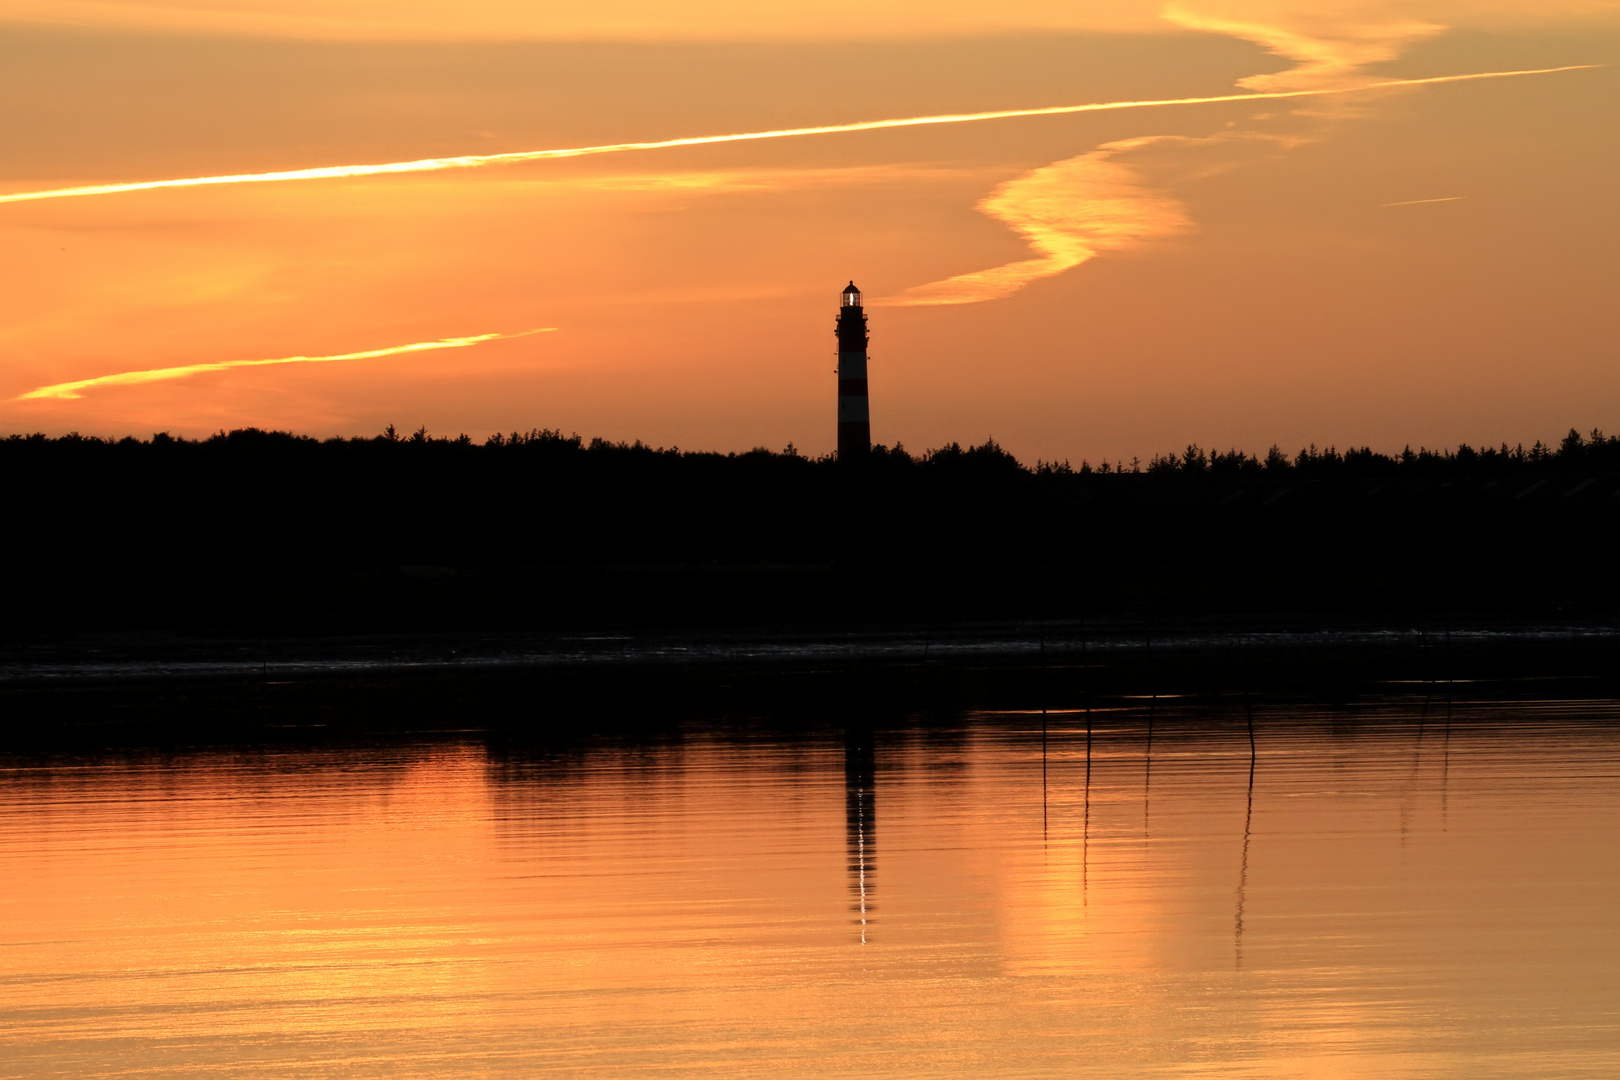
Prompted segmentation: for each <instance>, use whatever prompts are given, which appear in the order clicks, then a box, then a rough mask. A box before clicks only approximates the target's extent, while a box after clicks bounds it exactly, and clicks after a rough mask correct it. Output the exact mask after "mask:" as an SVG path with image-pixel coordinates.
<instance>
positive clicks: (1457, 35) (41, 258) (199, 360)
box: [0, 0, 1620, 460]
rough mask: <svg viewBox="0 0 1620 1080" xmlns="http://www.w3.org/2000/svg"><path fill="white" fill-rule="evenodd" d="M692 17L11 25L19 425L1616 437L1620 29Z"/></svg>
mask: <svg viewBox="0 0 1620 1080" xmlns="http://www.w3.org/2000/svg"><path fill="white" fill-rule="evenodd" d="M673 10H674V9H673V8H670V7H667V6H664V5H660V4H656V3H652V2H651V0H645V2H644V0H623V2H620V3H616V4H609V5H607V6H605V7H599V8H596V9H593V11H594V14H592V13H591V12H584V11H570V12H567V13H561V12H552V13H549V14H548V13H547V12H544V11H536V10H534V9H532V8H531V7H526V6H525V7H521V8H520V6H519V5H515V4H510V3H507V2H505V0H473V2H471V3H469V4H464V5H460V6H458V7H457V8H456V9H454V10H452V9H451V8H450V7H449V6H448V5H441V4H440V3H439V2H438V0H422V2H421V3H418V4H415V5H411V6H394V7H392V8H391V9H390V10H389V11H388V12H382V11H379V9H377V8H375V7H374V6H372V5H366V4H361V3H359V2H358V0H354V2H352V3H351V2H349V0H336V2H334V3H330V4H320V5H315V4H313V3H304V2H302V0H267V2H264V3H251V4H250V3H247V2H246V0H243V2H237V0H197V3H195V4H192V5H189V6H188V7H186V8H184V9H180V8H157V7H152V6H147V5H143V4H135V3H122V2H118V3H98V4H84V3H78V2H66V0H63V2H58V0H26V2H18V0H0V306H3V309H4V310H5V312H6V318H5V319H4V320H3V321H0V398H3V399H4V400H5V403H4V404H0V428H3V429H4V430H6V431H31V430H46V431H57V432H60V431H67V430H79V431H83V432H98V433H105V434H125V433H134V434H141V435H144V434H150V433H151V432H152V431H157V430H168V431H172V432H176V433H181V432H185V433H202V432H207V431H213V430H217V429H218V428H220V427H235V426H243V425H249V424H253V425H259V426H271V427H280V428H291V429H294V430H299V431H308V432H311V433H314V434H328V433H344V434H352V433H362V432H369V431H374V430H380V429H381V428H382V427H383V426H386V425H387V424H389V423H394V424H396V425H398V426H403V427H406V428H416V427H420V426H423V425H426V426H427V427H428V428H429V430H430V431H434V432H439V433H446V434H454V433H456V432H459V431H468V432H469V433H472V434H475V435H480V436H481V435H483V434H487V433H488V432H489V431H492V430H511V429H527V428H530V427H552V428H562V429H565V430H578V431H580V432H581V433H584V434H587V435H596V434H601V435H605V436H608V437H612V438H625V439H634V438H643V439H646V440H647V441H650V442H654V443H662V444H665V445H669V444H679V445H681V446H683V447H689V448H696V447H704V448H715V449H744V448H747V447H749V446H753V445H759V444H763V445H770V446H781V445H783V444H785V443H787V442H789V441H792V442H794V443H795V444H796V445H798V446H800V447H802V448H805V449H807V450H811V451H814V452H819V451H820V450H823V449H825V448H826V447H827V446H828V445H830V443H831V439H832V428H831V424H830V422H829V420H828V416H830V408H831V401H832V394H833V389H832V382H831V370H830V369H831V362H830V361H831V356H830V354H831V334H830V330H829V326H830V318H831V312H832V310H833V308H834V306H835V304H836V295H837V291H838V288H839V287H840V286H841V285H842V284H843V282H844V281H846V280H848V279H850V278H854V279H855V280H856V281H857V282H858V283H859V284H861V285H862V287H863V289H865V290H866V293H867V295H868V297H869V298H870V301H869V302H870V303H872V305H873V316H872V317H873V368H872V388H873V394H874V404H873V411H874V436H875V437H876V438H878V439H879V440H881V441H885V442H893V441H896V440H900V441H904V442H905V443H907V445H909V446H913V447H919V446H928V445H937V444H939V443H941V442H945V441H949V440H952V439H958V440H964V441H967V440H971V441H978V440H981V439H982V438H984V437H985V436H987V435H994V436H995V437H997V438H998V439H999V440H1000V441H1002V442H1003V443H1004V444H1006V445H1008V446H1009V447H1010V448H1011V449H1013V450H1014V451H1015V452H1017V453H1019V454H1020V455H1021V456H1024V457H1026V458H1035V457H1046V458H1052V457H1059V458H1061V457H1071V458H1076V459H1078V458H1081V457H1088V458H1091V459H1092V460H1096V459H1099V458H1102V457H1114V458H1117V457H1122V456H1123V457H1125V458H1127V459H1128V458H1129V457H1130V456H1132V455H1140V456H1143V457H1146V456H1147V455H1148V454H1150V453H1152V452H1155V451H1161V450H1164V449H1168V448H1169V447H1172V446H1176V445H1180V444H1182V443H1185V442H1187V441H1197V442H1200V443H1203V444H1206V445H1207V444H1209V443H1219V444H1221V445H1241V446H1245V447H1248V448H1250V449H1254V448H1264V447H1265V446H1267V445H1270V444H1271V443H1273V442H1276V443H1280V444H1282V445H1284V446H1293V444H1295V443H1298V444H1300V445H1303V444H1304V443H1306V442H1317V443H1321V444H1325V443H1335V442H1336V443H1339V444H1341V445H1342V444H1345V443H1357V444H1360V443H1370V444H1373V445H1375V446H1380V447H1385V448H1389V447H1393V448H1397V449H1398V448H1399V446H1400V445H1402V444H1404V443H1406V442H1412V443H1414V444H1422V443H1427V444H1430V445H1434V444H1442V443H1447V442H1455V441H1457V440H1459V439H1466V440H1468V441H1473V442H1479V441H1487V440H1488V441H1499V440H1502V439H1506V440H1509V441H1516V440H1519V439H1526V440H1531V439H1534V438H1548V437H1556V436H1557V435H1559V434H1560V433H1561V432H1562V431H1563V430H1564V429H1565V428H1567V427H1568V426H1570V425H1572V424H1574V425H1578V426H1582V427H1591V426H1608V427H1610V428H1612V427H1614V426H1615V423H1616V421H1615V420H1614V419H1613V416H1614V414H1615V412H1616V409H1617V407H1620V369H1617V365H1616V363H1615V361H1616V359H1617V358H1616V357H1615V355H1614V345H1613V342H1614V341H1615V340H1616V331H1617V330H1620V326H1617V318H1616V316H1615V315H1613V314H1612V313H1611V312H1610V308H1612V306H1613V305H1612V303H1610V302H1609V299H1610V298H1611V297H1612V295H1613V293H1614V290H1615V286H1616V285H1617V284H1620V280H1617V271H1616V266H1615V261H1614V260H1613V258H1612V254H1611V252H1612V251H1613V250H1615V242H1616V241H1617V240H1620V212H1617V211H1616V209H1615V208H1614V206H1613V205H1612V202H1613V200H1612V198H1611V197H1610V196H1609V194H1608V193H1609V192H1611V191H1612V190H1613V189H1614V186H1615V184H1616V182H1617V181H1620V175H1617V172H1620V169H1617V151H1616V149H1615V148H1614V140H1613V139H1612V131H1613V130H1614V128H1615V124H1616V122H1617V121H1620V115H1617V113H1620V94H1617V93H1616V92H1615V91H1616V89H1617V87H1616V82H1617V78H1616V73H1615V67H1614V66H1613V65H1614V64H1615V62H1616V61H1617V60H1620V8H1617V5H1616V4H1614V3H1607V2H1595V3H1587V2H1570V3H1560V2H1555V3H1552V4H1537V5H1530V4H1528V3H1510V2H1489V3H1479V4H1462V3H1442V2H1438V0H1436V2H1424V0H1412V2H1407V3H1393V2H1388V3H1386V2H1379V0H1324V2H1320V3H1309V4H1307V3H1303V2H1300V3H1289V2H1285V0H1210V2H1201V3H1195V4H1177V5H1173V6H1171V7H1168V8H1166V7H1162V6H1160V5H1157V4H1153V5H1141V4H1126V3H1089V4H1088V3H1080V4H1075V5H1059V4H1046V3H1027V4H1013V5H1010V6H1003V7H1000V8H997V9H995V10H994V11H990V12H986V11H985V10H984V9H983V8H980V7H975V6H972V5H952V4H936V5H933V6H931V7H928V8H926V9H925V8H923V7H921V6H919V5H915V4H909V3H878V4H875V5H862V6H861V10H860V13H859V18H858V19H857V17H856V15H857V13H856V12H855V11H854V9H853V8H851V9H850V11H848V12H845V11H844V9H842V8H838V7H836V5H834V7H832V8H827V7H825V6H823V7H820V8H817V9H815V11H814V12H812V11H811V10H810V9H808V8H806V9H793V10H792V11H788V10H783V9H761V8H759V7H758V6H746V7H745V6H742V5H736V4H730V3H723V2H719V0H715V2H712V3H698V4H696V5H695V6H690V5H688V6H683V8H682V9H681V12H682V15H681V18H680V19H674V18H673V15H672V14H671V13H672V12H673ZM548 20H549V21H548ZM581 20H583V22H582V21H581ZM592 20H594V21H592ZM677 24H678V25H677ZM1592 65H1597V66H1592ZM1576 68H1581V69H1582V70H1573V69H1576ZM1523 72H1557V74H1536V75H1534V76H1529V75H1519V74H1517V73H1523ZM1504 76H1515V77H1504ZM1053 102H1059V103H1062V102H1069V103H1073V104H1058V105H1054V104H1053ZM694 132H696V133H699V134H688V133H694ZM704 132H707V133H709V134H701V133H704ZM535 147H539V148H541V149H534V148H535ZM646 151H656V153H649V152H646ZM333 161H337V162H344V161H348V162H359V163H361V164H357V165H324V164H321V163H322V162H333ZM486 166H501V167H499V168H489V167H486ZM170 178H174V179H170ZM317 181H318V182H317ZM539 324H545V325H548V326H551V325H555V326H557V327H560V328H562V329H564V330H566V331H567V332H566V333H565V334H560V335H556V336H555V337H554V338H551V339H549V340H547V342H546V343H545V344H544V345H543V346H541V345H539V343H538V342H537V341H536V340H535V339H533V338H519V337H516V336H511V335H503V336H500V337H491V338H489V340H488V341H487V343H483V344H480V347H479V348H478V349H476V350H468V349H465V348H448V347H445V346H442V345H440V346H434V347H432V348H418V347H417V346H420V345H425V344H428V343H435V342H443V341H446V340H451V339H452V336H453V335H456V334H465V333H466V329H465V328H468V327H473V328H483V327H501V326H513V325H518V326H523V325H527V326H535V325H539ZM401 341H404V342H414V343H417V345H414V346H407V347H398V346H396V345H392V344H390V343H397V342H401ZM362 355H363V356H369V357H371V359H372V360H373V361H374V362H368V363H365V364H352V365H351V364H310V363H300V362H286V361H289V360H292V361H299V360H309V359H320V358H324V357H342V356H362ZM253 356H261V357H276V358H279V359H276V360H269V361H261V360H249V361H244V360H241V359H239V358H242V357H253ZM166 372H184V373H185V374H184V376H183V377H182V376H175V375H167V374H161V373H166ZM154 373H158V374H154ZM64 387H81V388H95V390H96V391H97V392H95V393H92V394H84V395H80V394H78V393H77V392H76V391H74V390H65V391H64V392H62V393H46V392H45V391H47V390H51V389H53V388H54V389H62V388H64Z"/></svg>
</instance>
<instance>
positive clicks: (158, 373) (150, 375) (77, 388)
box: [11, 326, 557, 401]
mask: <svg viewBox="0 0 1620 1080" xmlns="http://www.w3.org/2000/svg"><path fill="white" fill-rule="evenodd" d="M555 329H557V328H556V327H555V326H546V327H541V328H539V329H536V330H524V331H522V332H520V333H516V334H474V335H473V336H471V337H451V338H440V339H439V340H438V341H416V342H412V343H411V344H409V345H393V346H390V347H388V348H386V349H366V350H364V351H362V352H351V353H337V354H335V355H332V356H281V357H277V358H276V359H274V360H220V361H217V362H215V363H212V364H187V365H185V366H184V367H167V368H153V369H151V370H150V371H122V372H119V373H118V374H117V375H101V376H98V377H96V378H94V379H79V380H78V381H76V382H65V383H56V384H55V385H53V386H41V387H40V388H39V389H37V390H30V391H28V393H26V394H19V395H18V396H17V397H14V398H12V399H11V400H13V401H29V400H38V399H41V398H55V399H56V400H58V401H74V400H76V399H78V398H79V397H80V396H81V393H80V392H81V391H84V390H89V389H90V388H92V387H96V386H131V385H134V384H136V383H149V382H160V381H162V380H164V379H184V378H187V377H188V376H191V375H201V374H202V373H204V372H206V371H224V370H226V369H227V368H239V367H265V366H268V365H270V364H329V363H331V362H332V361H334V360H371V359H374V358H376V357H379V356H397V355H399V354H400V353H413V352H430V351H432V350H434V349H465V348H467V347H468V346H469V345H481V344H483V343H484V342H486V341H500V340H502V339H504V338H520V337H528V336H529V335H530V334H545V333H549V332H550V331H552V330H555Z"/></svg>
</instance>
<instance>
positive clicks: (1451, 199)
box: [1378, 195, 1468, 206]
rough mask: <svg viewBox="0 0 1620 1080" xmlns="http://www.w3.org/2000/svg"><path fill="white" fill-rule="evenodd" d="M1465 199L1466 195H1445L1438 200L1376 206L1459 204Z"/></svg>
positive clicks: (1410, 200) (1389, 203)
mask: <svg viewBox="0 0 1620 1080" xmlns="http://www.w3.org/2000/svg"><path fill="white" fill-rule="evenodd" d="M1466 198H1468V196H1466V195H1446V196H1444V197H1443V198H1439V199H1407V200H1405V201H1403V202H1387V203H1379V204H1378V205H1379V206H1423V205H1426V204H1428V203H1437V202H1460V201H1462V200H1463V199H1466Z"/></svg>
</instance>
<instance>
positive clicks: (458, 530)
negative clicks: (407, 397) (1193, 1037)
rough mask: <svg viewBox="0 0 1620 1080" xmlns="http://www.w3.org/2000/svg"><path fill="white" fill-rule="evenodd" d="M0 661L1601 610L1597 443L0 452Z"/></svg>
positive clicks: (451, 442) (1618, 496) (231, 440)
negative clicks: (1075, 462)
mask: <svg viewBox="0 0 1620 1080" xmlns="http://www.w3.org/2000/svg"><path fill="white" fill-rule="evenodd" d="M0 478H3V483H4V486H5V493H6V494H5V505H6V510H7V523H6V526H5V528H4V531H3V536H4V539H3V541H0V542H3V545H4V558H5V565H6V567H7V568H8V571H9V572H8V574H7V575H6V584H5V586H4V593H5V595H4V601H5V603H4V606H5V611H6V617H5V619H4V623H3V625H4V631H3V632H4V635H5V637H6V639H7V640H10V641H13V642H18V641H39V640H53V639H61V638H62V637H63V636H64V635H76V634H82V633H84V632H89V631H95V632H128V631H144V632H167V633H176V634H181V635H187V636H191V637H195V636H202V637H216V638H217V637H232V636H236V637H241V636H248V637H262V636H267V635H269V636H310V635H315V636H322V635H354V634H361V635H364V634H379V633H417V634H447V633H473V632H480V633H482V632H489V633H556V632H563V631H587V630H589V631H614V632H618V631H634V632H645V631H658V632H664V631H671V630H678V629H681V628H687V629H699V630H701V629H703V628H711V629H712V628H716V627H731V628H738V627H762V626H775V627H781V626H798V627H818V626H819V627H842V628H859V627H866V626H882V625H897V624H904V625H928V624H939V623H952V624H954V623H961V622H964V621H972V620H1008V619H1053V620H1061V619H1087V618H1114V619H1120V618H1124V619H1137V620H1141V621H1144V622H1146V623H1154V622H1174V621H1176V620H1185V619H1189V618H1191V619H1216V620H1223V619H1224V620H1227V621H1228V622H1234V621H1237V622H1241V621H1243V620H1253V619H1260V618H1265V617H1272V616H1286V617H1288V618H1292V619H1298V618H1316V619H1320V620H1325V621H1327V622H1334V621H1338V622H1350V623H1358V624H1376V625H1382V626H1403V625H1419V624H1423V625H1431V624H1434V625H1438V623H1436V620H1447V619H1457V618H1473V619H1495V620H1499V621H1500V620H1505V621H1507V622H1521V623H1522V622H1536V621H1538V620H1539V621H1547V620H1555V621H1556V620H1564V621H1568V620H1571V619H1577V620H1579V619H1585V620H1600V621H1601V620H1605V619H1607V618H1608V617H1610V616H1611V615H1613V614H1616V613H1620V571H1617V569H1616V567H1617V563H1620V560H1617V558H1616V543H1615V538H1616V536H1617V533H1616V529H1615V526H1616V524H1617V523H1620V438H1609V437H1604V436H1602V435H1601V434H1599V433H1596V432H1594V433H1593V434H1592V435H1590V436H1582V435H1580V434H1578V433H1576V432H1573V431H1572V432H1571V433H1570V434H1569V436H1568V437H1567V438H1565V439H1564V440H1563V442H1562V443H1561V445H1559V446H1556V447H1544V446H1541V445H1540V444H1537V445H1536V446H1534V447H1531V448H1529V449H1525V448H1523V447H1519V448H1513V449H1509V448H1507V447H1505V446H1504V447H1501V448H1497V449H1486V450H1476V449H1473V448H1470V447H1466V446H1464V447H1459V448H1457V449H1456V450H1452V451H1446V452H1442V453H1434V452H1427V451H1425V452H1418V453H1413V452H1410V451H1408V452H1406V453H1404V454H1402V455H1398V456H1387V455H1382V454H1378V453H1374V452H1372V451H1370V450H1365V449H1363V450H1352V451H1347V452H1343V453H1340V452H1337V451H1334V450H1327V451H1317V450H1315V449H1314V448H1312V449H1309V450H1305V451H1301V452H1300V453H1298V454H1295V455H1293V456H1288V455H1284V454H1282V453H1280V452H1278V451H1276V450H1275V449H1274V450H1273V451H1272V452H1271V453H1270V454H1269V455H1266V456H1264V457H1258V456H1253V455H1247V454H1243V453H1237V452H1232V453H1223V454H1215V455H1209V454H1206V453H1204V452H1203V451H1201V450H1199V449H1198V448H1196V447H1189V448H1188V449H1187V450H1186V451H1184V452H1182V453H1179V454H1175V455H1166V456H1164V457H1160V458H1156V459H1154V460H1153V461H1151V462H1149V463H1147V465H1145V466H1143V467H1141V468H1140V469H1136V468H1126V469H1119V468H1115V467H1112V466H1106V465H1105V466H1104V467H1101V468H1092V467H1091V466H1089V465H1082V466H1081V467H1079V468H1072V467H1070V466H1069V465H1068V464H1067V463H1065V464H1062V465H1053V464H1050V463H1039V464H1037V465H1036V466H1034V467H1027V466H1024V465H1022V464H1020V463H1019V462H1018V461H1017V460H1016V459H1014V458H1013V457H1012V456H1011V455H1010V454H1008V453H1006V452H1005V451H1003V450H1002V449H1001V448H999V447H998V446H997V445H996V444H995V443H994V442H987V443H985V444H984V445H982V446H977V447H971V448H966V449H964V448H962V447H959V446H955V445H952V446H948V447H945V448H943V449H940V450H936V451H933V452H930V453H928V454H925V455H921V456H912V455H910V454H907V453H906V452H904V451H903V450H901V449H898V448H896V449H893V450H890V449H887V448H884V447H878V448H876V449H875V450H874V451H873V453H872V454H871V455H870V457H869V458H868V459H866V460H864V461H861V462H855V463H850V462H845V463H839V462H835V461H832V460H829V459H811V458H807V457H805V456H802V455H799V454H796V453H793V452H791V450H790V451H789V452H784V453H773V452H769V451H764V450H758V451H753V452H750V453H743V454H713V453H692V452H682V451H678V450H658V449H652V448H649V447H646V446H642V445H639V444H636V445H626V444H622V443H619V444H615V443H607V442H604V441H601V440H596V441H592V442H586V441H584V440H582V439H580V438H578V437H565V436H562V435H560V434H557V433H555V432H548V431H537V432H532V433H529V434H526V435H525V434H514V435H511V436H504V437H502V436H497V437H494V438H492V439H490V440H488V441H486V442H484V443H475V442H473V441H471V440H469V439H466V438H465V437H462V438H459V439H439V438H430V437H427V436H426V435H425V433H421V432H419V433H417V434H416V435H414V436H410V437H405V438H400V437H396V436H395V435H394V434H393V432H392V431H390V432H389V433H388V434H386V435H384V436H378V437H376V438H359V439H331V440H326V441H317V440H315V439H311V438H304V437H297V436H293V435H287V434H280V433H270V432H262V431H256V430H244V431H235V432H231V433H229V434H221V435H219V436H216V437H214V438H209V439H205V440H200V441H189V440H182V439H173V438H170V437H168V436H162V435H160V436H156V437H154V438H153V439H151V440H147V441H139V440H134V439H124V440H120V441H112V440H99V439H94V438H82V437H78V436H68V437H64V438H58V439H50V438H45V437H43V436H27V437H17V436H14V437H11V438H9V439H6V440H0Z"/></svg>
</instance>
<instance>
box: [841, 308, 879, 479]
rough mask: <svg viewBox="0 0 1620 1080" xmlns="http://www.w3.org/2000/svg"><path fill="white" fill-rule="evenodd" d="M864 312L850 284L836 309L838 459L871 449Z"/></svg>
mask: <svg viewBox="0 0 1620 1080" xmlns="http://www.w3.org/2000/svg"><path fill="white" fill-rule="evenodd" d="M869 339H870V335H868V333H867V331H866V312H864V311H862V310H861V290H859V289H857V288H856V287H855V283H854V282H853V281H851V282H850V283H849V284H848V285H846V286H845V287H844V295H843V303H842V305H840V307H839V309H838V460H840V461H852V460H857V459H859V458H863V457H865V456H866V455H867V454H868V453H869V452H871V449H872V421H871V414H870V412H869V411H868V403H867V397H866V344H867V341H868V340H869Z"/></svg>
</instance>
